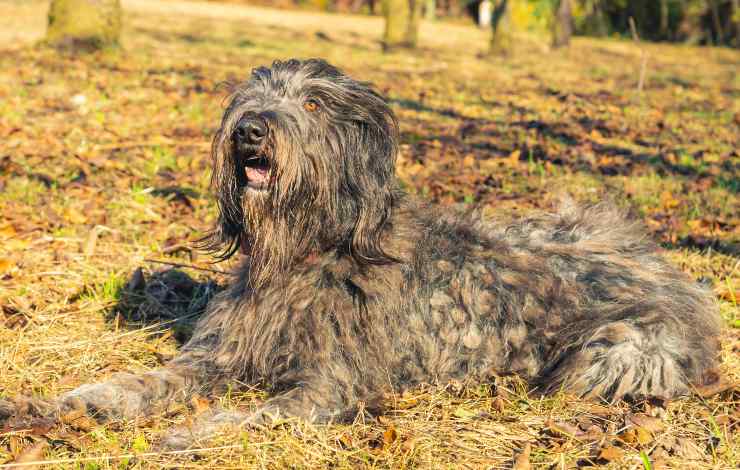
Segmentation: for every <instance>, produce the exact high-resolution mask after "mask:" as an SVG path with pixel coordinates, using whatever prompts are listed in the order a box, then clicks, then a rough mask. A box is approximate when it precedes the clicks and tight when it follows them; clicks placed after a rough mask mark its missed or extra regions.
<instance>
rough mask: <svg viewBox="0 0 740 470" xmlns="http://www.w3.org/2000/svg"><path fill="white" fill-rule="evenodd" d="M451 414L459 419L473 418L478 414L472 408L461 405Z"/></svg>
mask: <svg viewBox="0 0 740 470" xmlns="http://www.w3.org/2000/svg"><path fill="white" fill-rule="evenodd" d="M452 415H453V416H455V417H457V418H460V419H470V418H474V417H476V416H478V413H476V412H475V411H473V410H469V409H467V408H463V407H462V406H459V407H457V408H456V409H455V411H454V412H453V413H452Z"/></svg>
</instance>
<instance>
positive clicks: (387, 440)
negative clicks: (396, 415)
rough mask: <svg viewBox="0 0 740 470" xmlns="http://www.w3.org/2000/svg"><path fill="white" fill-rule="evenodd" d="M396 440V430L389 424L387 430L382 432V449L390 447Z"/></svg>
mask: <svg viewBox="0 0 740 470" xmlns="http://www.w3.org/2000/svg"><path fill="white" fill-rule="evenodd" d="M396 439H398V432H397V431H396V428H395V427H394V426H393V425H392V424H391V425H390V426H388V428H387V429H386V430H385V432H383V448H384V449H385V448H387V447H390V445H391V444H393V443H394V442H395V441H396Z"/></svg>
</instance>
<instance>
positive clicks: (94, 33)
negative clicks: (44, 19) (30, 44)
mask: <svg viewBox="0 0 740 470" xmlns="http://www.w3.org/2000/svg"><path fill="white" fill-rule="evenodd" d="M121 16H122V11H121V2H120V0H52V2H51V5H50V6H49V23H48V27H47V29H46V43H47V44H50V45H53V46H60V47H69V48H72V49H83V50H87V51H89V50H98V49H103V48H108V47H115V46H117V45H118V39H119V36H120V34H121Z"/></svg>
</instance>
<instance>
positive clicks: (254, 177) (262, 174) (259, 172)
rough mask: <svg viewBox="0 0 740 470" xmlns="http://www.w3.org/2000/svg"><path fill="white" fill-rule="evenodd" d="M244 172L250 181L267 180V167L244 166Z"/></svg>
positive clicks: (259, 181)
mask: <svg viewBox="0 0 740 470" xmlns="http://www.w3.org/2000/svg"><path fill="white" fill-rule="evenodd" d="M244 173H245V174H246V176H247V180H248V181H250V182H252V183H257V184H261V183H266V182H267V168H252V167H249V166H247V167H244Z"/></svg>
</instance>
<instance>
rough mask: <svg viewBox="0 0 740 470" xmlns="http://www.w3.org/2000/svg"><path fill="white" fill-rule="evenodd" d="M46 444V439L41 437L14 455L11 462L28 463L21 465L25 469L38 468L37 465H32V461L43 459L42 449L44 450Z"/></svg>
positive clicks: (47, 444)
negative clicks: (14, 457) (16, 455)
mask: <svg viewBox="0 0 740 470" xmlns="http://www.w3.org/2000/svg"><path fill="white" fill-rule="evenodd" d="M48 446H49V443H48V442H47V441H46V439H42V440H40V441H38V442H36V443H35V444H33V445H32V446H30V447H27V448H25V449H24V450H23V452H21V453H20V455H18V457H16V459H15V460H14V461H13V463H17V464H18V463H22V464H28V465H25V466H24V467H23V468H26V469H32V468H40V466H39V465H33V462H38V461H41V460H44V451H46V448H47V447H48Z"/></svg>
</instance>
